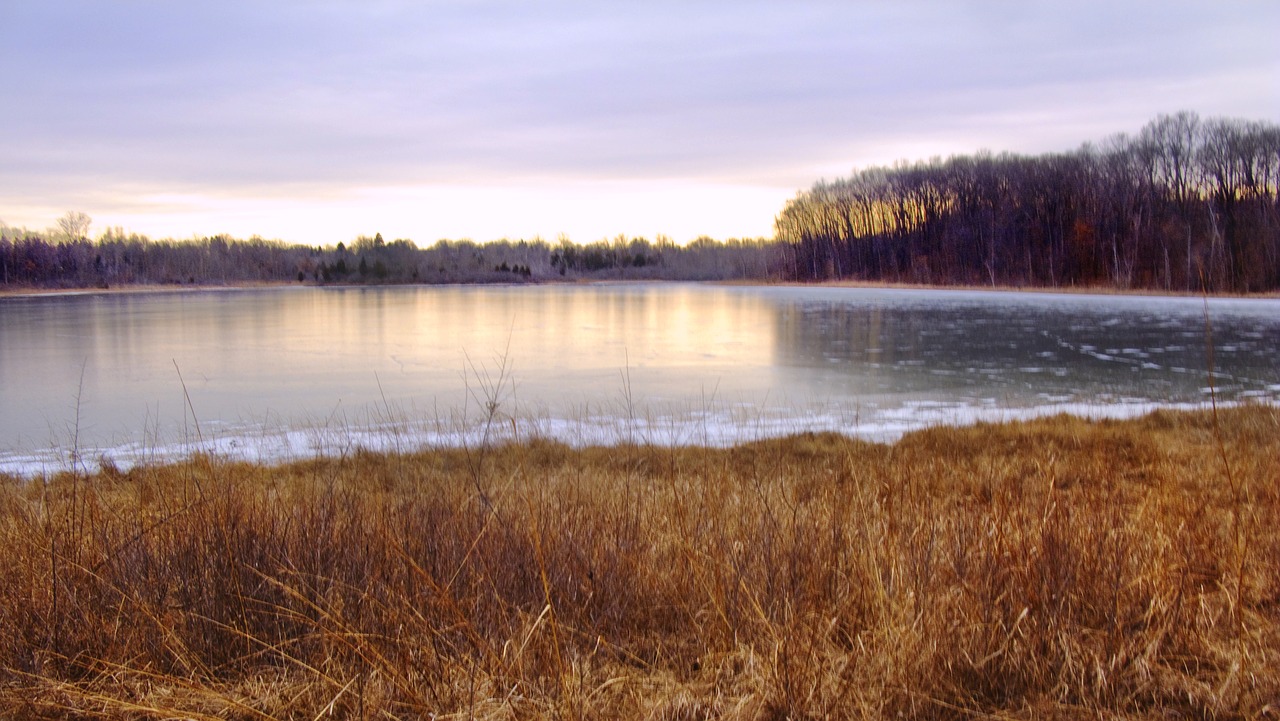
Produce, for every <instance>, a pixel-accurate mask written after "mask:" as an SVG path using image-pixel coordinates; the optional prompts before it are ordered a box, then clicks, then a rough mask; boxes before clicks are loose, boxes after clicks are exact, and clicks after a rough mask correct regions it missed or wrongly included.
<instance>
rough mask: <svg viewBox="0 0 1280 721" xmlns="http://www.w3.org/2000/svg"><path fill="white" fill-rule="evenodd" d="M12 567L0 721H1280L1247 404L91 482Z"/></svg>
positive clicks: (537, 447)
mask: <svg viewBox="0 0 1280 721" xmlns="http://www.w3.org/2000/svg"><path fill="white" fill-rule="evenodd" d="M479 452H483V459H482V462H480V459H478V457H477V453H479ZM0 558H3V559H4V562H3V565H0V574H3V575H2V576H0V629H3V633H0V716H6V717H50V718H69V717H98V718H108V719H114V718H139V717H149V718H176V717H180V718H194V719H205V718H219V719H225V718H235V719H316V718H328V717H334V718H357V719H372V718H459V719H461V718H476V719H508V718H511V719H515V718H566V719H584V718H637V719H669V720H672V721H674V720H676V719H760V720H771V719H785V718H790V719H819V718H956V719H961V718H1083V717H1089V718H1162V719H1163V718H1273V717H1275V716H1276V715H1277V713H1280V703H1278V700H1280V658H1278V657H1277V655H1278V654H1280V623H1278V621H1280V411H1278V410H1277V409H1275V408H1274V407H1268V406H1256V407H1245V408H1236V409H1220V410H1218V412H1217V413H1216V416H1215V414H1213V413H1208V412H1205V413H1171V412H1158V413H1155V414H1152V415H1150V416H1147V417H1145V418H1141V419H1137V420H1131V421H1095V422H1091V421H1086V420H1082V419H1079V418H1075V417H1069V416H1058V417H1053V418H1046V419H1039V420H1032V421H1026V422H1020V423H1011V424H1000V425H977V426H972V427H965V428H934V429H930V430H924V431H920V432H916V433H912V434H909V435H907V436H906V437H904V438H903V439H902V440H900V441H898V442H897V443H895V444H893V445H876V444H870V443H866V442H860V441H856V440H851V439H848V438H845V437H841V436H837V435H832V434H804V435H797V436H792V437H789V438H783V439H777V440H767V441H760V442H755V443H749V444H744V445H741V446H738V447H734V448H728V449H707V448H694V447H685V448H672V447H658V446H645V445H635V444H622V445H618V446H614V447H609V448H587V449H581V450H577V449H571V448H569V447H567V446H564V445H560V444H557V443H552V442H548V441H538V440H531V441H527V442H523V443H519V444H496V445H492V446H487V447H485V448H483V449H474V448H473V449H466V448H460V449H454V450H447V449H446V450H434V451H430V452H422V453H402V454H379V453H370V452H365V451H359V450H357V451H354V452H352V453H350V454H348V455H346V456H344V457H342V458H330V459H311V460H306V461H300V462H296V463H291V464H287V465H281V466H262V465H254V464H247V463H236V462H229V461H226V460H219V459H216V458H213V457H209V456H199V457H194V458H192V459H190V460H188V461H186V462H183V463H178V464H173V465H166V466H159V467H137V468H133V469H130V470H129V471H127V472H124V471H121V470H119V469H116V468H114V467H112V466H109V465H108V466H107V467H104V468H103V469H102V470H101V471H100V472H98V473H96V474H93V475H88V476H86V475H85V474H83V473H64V474H62V475H60V476H57V477H54V478H50V479H45V480H37V481H24V480H18V479H14V478H10V479H6V480H5V481H4V482H3V484H2V486H0Z"/></svg>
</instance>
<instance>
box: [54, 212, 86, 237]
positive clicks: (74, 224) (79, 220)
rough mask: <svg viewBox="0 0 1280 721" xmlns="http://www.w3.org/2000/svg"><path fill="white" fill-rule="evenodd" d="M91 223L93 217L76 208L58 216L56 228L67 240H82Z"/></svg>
mask: <svg viewBox="0 0 1280 721" xmlns="http://www.w3.org/2000/svg"><path fill="white" fill-rule="evenodd" d="M92 224H93V219H92V218H90V217H89V216H88V215H86V214H85V213H82V212H80V211H78V210H68V211H67V214H66V215H64V216H62V217H61V218H58V230H61V231H62V234H63V236H64V238H65V239H66V240H68V241H73V240H84V239H85V236H87V235H88V234H89V226H90V225H92Z"/></svg>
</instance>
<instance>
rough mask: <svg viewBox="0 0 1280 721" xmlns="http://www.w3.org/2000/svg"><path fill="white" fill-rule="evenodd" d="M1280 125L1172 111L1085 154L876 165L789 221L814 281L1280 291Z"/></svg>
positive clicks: (786, 211)
mask: <svg viewBox="0 0 1280 721" xmlns="http://www.w3.org/2000/svg"><path fill="white" fill-rule="evenodd" d="M1278 182H1280V126H1277V125H1275V124H1273V123H1270V122H1264V121H1245V120H1238V119H1229V118H1211V119H1201V118H1200V117H1199V116H1198V115H1196V114H1195V113H1191V112H1181V113H1177V114H1175V115H1162V116H1159V117H1158V118H1156V119H1155V120H1154V121H1152V122H1150V123H1149V124H1147V125H1146V126H1145V127H1143V128H1142V130H1141V132H1139V133H1138V134H1137V135H1136V136H1133V137H1130V136H1126V135H1118V136H1114V137H1112V138H1110V139H1108V140H1106V141H1104V142H1102V143H1100V144H1085V145H1084V146H1082V147H1081V148H1080V149H1078V150H1076V151H1074V152H1067V153H1054V154H1047V155H1040V156H1034V157H1029V156H1022V155H1014V154H1010V153H1003V154H1000V155H993V154H992V153H990V152H980V153H977V154H974V155H965V156H953V157H951V158H948V159H947V160H945V161H944V160H941V159H933V160H930V161H928V162H915V163H898V164H896V165H894V166H892V167H872V168H868V169H866V170H862V171H860V172H856V173H855V174H854V175H853V176H852V177H849V178H845V179H841V180H837V181H834V182H820V183H818V184H816V185H814V186H813V187H812V188H811V189H809V190H807V191H803V192H801V193H799V194H798V195H797V196H796V197H795V198H794V199H792V200H791V201H789V202H788V203H787V204H786V206H785V207H784V208H783V210H782V213H781V215H780V216H779V217H778V218H777V222H776V236H777V239H778V240H779V241H780V242H782V243H785V244H786V246H787V247H788V249H789V257H788V262H789V264H790V266H789V269H788V272H789V275H790V276H791V277H793V278H796V279H800V280H824V279H864V280H887V281H899V282H913V283H926V284H978V285H1008V286H1047V287H1063V286H1086V287H1113V288H1146V289H1167V290H1193V291H1194V290H1201V289H1206V290H1209V291H1217V292H1254V291H1265V290H1274V289H1276V288H1280V196H1278V194H1277V183H1278Z"/></svg>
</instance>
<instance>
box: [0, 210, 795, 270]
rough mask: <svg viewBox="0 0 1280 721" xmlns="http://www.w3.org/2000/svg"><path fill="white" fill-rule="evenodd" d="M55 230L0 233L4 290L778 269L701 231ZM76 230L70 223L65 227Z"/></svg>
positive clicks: (766, 255)
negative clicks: (573, 235) (482, 236)
mask: <svg viewBox="0 0 1280 721" xmlns="http://www.w3.org/2000/svg"><path fill="white" fill-rule="evenodd" d="M59 225H60V228H59V229H58V231H56V232H52V233H46V234H40V233H32V232H29V231H25V230H15V229H12V228H3V229H0V230H2V232H0V287H3V286H5V285H7V286H10V287H13V286H18V287H39V288H109V287H113V286H120V285H135V284H153V285H155V284H160V285H168V284H172V285H195V284H234V283H257V282H298V283H320V284H329V283H332V284H352V283H355V284H392V283H523V282H536V281H545V280H579V279H628V280H732V279H746V278H752V279H762V278H770V277H774V276H776V275H777V274H779V273H780V272H781V269H782V266H783V264H782V262H781V260H780V259H779V257H778V247H777V245H776V244H775V243H774V242H772V241H766V240H737V239H731V240H728V241H724V242H719V241H715V240H712V239H710V238H699V239H698V240H695V241H694V242H692V243H690V244H688V245H685V246H681V245H677V244H675V243H674V242H672V241H671V240H669V239H667V238H665V237H662V236H659V237H658V240H657V242H650V241H649V240H647V239H645V238H627V237H623V236H619V237H617V238H614V239H613V240H601V241H597V242H595V243H591V244H588V245H578V244H575V243H572V242H570V241H569V240H568V239H567V238H561V239H560V240H559V241H558V242H557V243H555V244H552V243H548V242H546V241H544V240H541V239H535V240H531V241H525V240H520V241H510V240H499V241H494V242H490V243H484V244H479V243H475V242H472V241H470V240H457V241H452V240H441V241H438V242H436V243H435V244H434V245H432V246H430V247H428V248H419V247H417V246H416V245H415V244H414V243H413V242H412V241H409V240H403V239H402V240H393V241H390V242H385V241H384V240H383V238H382V236H381V235H380V234H379V235H374V236H373V237H365V236H361V237H359V238H356V239H355V241H354V242H352V243H351V244H350V245H349V246H348V245H347V244H345V243H339V244H338V245H337V246H336V247H329V248H320V247H312V246H305V245H286V244H284V243H279V242H274V241H267V240H263V239H261V238H250V239H248V240H236V239H233V238H228V237H226V236H214V237H208V238H199V239H193V240H184V241H174V240H160V241H154V240H150V239H148V238H146V237H144V236H140V235H137V234H129V235H126V234H125V233H124V232H123V231H122V230H120V229H110V230H108V231H107V232H105V233H103V235H102V236H101V237H100V238H99V239H98V240H96V241H91V240H89V239H87V238H86V237H84V235H83V234H82V233H81V234H76V232H75V231H76V230H78V229H80V228H82V227H85V226H86V225H87V217H86V216H83V215H82V214H78V213H68V214H67V216H64V218H63V219H62V220H60V221H59ZM68 226H70V228H68Z"/></svg>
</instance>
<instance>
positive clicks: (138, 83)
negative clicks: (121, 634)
mask: <svg viewBox="0 0 1280 721" xmlns="http://www.w3.org/2000/svg"><path fill="white" fill-rule="evenodd" d="M1278 27H1280V3H1277V2H1274V0H1259V1H1256V2H1253V1H1243V2H1230V1H1224V0H1212V1H1209V2H1200V1H1196V2H1185V1H1182V0H1162V1H1159V2H1148V1H1142V2H1126V1H1124V0H1101V1H1099V0H1075V1H1070V2H1023V1H1021V0H1016V1H1015V0H991V1H988V2H965V1H964V0H958V1H953V2H924V1H913V0H898V1H893V2H890V1H889V0H868V1H866V2H807V1H805V0H793V1H788V2H751V1H742V2H726V1H723V0H679V1H674V2H673V1H669V0H648V1H646V2H623V1H621V0H595V1H593V2H586V1H580V0H543V1H540V2H526V1H519V2H517V1H507V0H501V1H499V0H494V1H486V0H475V1H463V0H435V1H423V2H396V1H392V0H360V1H355V0H353V1H351V2H345V1H341V0H314V1H309V2H290V1H288V0H280V1H275V0H273V1H269V2H263V1H262V0H219V1H217V2H205V1H204V0H186V1H183V2H176V1H172V0H163V1H162V0H118V1H114V2H103V1H102V0H0V221H2V222H3V223H5V224H7V225H9V226H15V227H25V228H30V229H33V230H42V229H45V228H49V227H52V226H54V224H55V223H56V220H57V218H58V217H60V216H62V215H63V214H65V213H66V212H68V211H73V210H74V211H80V212H85V213H88V214H89V215H90V217H91V218H92V219H93V226H92V227H91V230H90V234H91V236H94V237H96V236H97V235H98V234H100V233H101V232H103V231H104V230H106V229H107V228H111V227H120V228H122V229H123V230H124V231H125V232H137V233H142V234H145V235H148V236H150V237H152V238H165V237H172V238H178V239H182V238H191V237H199V236H205V235H213V234H217V233H227V234H230V235H232V236H234V237H238V238H247V237H250V236H252V235H259V236H262V237H265V238H270V239H280V240H284V241H287V242H298V243H306V244H309V245H333V244H336V243H338V242H344V241H345V242H350V241H351V240H352V239H354V238H356V237H357V236H359V235H373V234H374V233H381V234H382V235H383V236H384V237H385V238H387V239H389V240H390V239H394V238H408V239H411V240H413V241H415V242H416V243H418V244H419V245H422V246H425V245H430V244H431V243H433V242H435V241H436V240H438V239H441V238H449V239H462V238H471V239H473V240H476V241H486V240H493V239H497V238H503V237H506V238H510V239H519V238H525V239H531V238H533V237H535V236H540V237H542V238H544V239H547V240H552V241H554V240H555V239H556V238H557V237H558V236H560V235H561V234H564V235H567V236H568V237H569V238H571V239H572V240H574V241H577V242H583V243H585V242H592V241H595V240H599V239H601V238H612V237H615V236H617V235H620V234H625V235H627V236H631V237H635V236H642V237H646V238H649V239H653V238H655V237H656V236H657V235H658V234H665V235H667V236H669V237H671V238H673V239H674V240H675V241H676V242H680V243H684V242H688V241H689V240H692V239H693V238H696V237H698V236H700V235H708V236H711V237H713V238H717V239H722V240H723V239H727V238H731V237H768V236H772V234H773V220H774V218H775V217H776V216H777V214H778V213H779V212H780V211H781V209H782V207H783V205H784V204H785V203H786V201H787V200H788V199H789V198H791V197H794V196H795V194H796V193H797V192H798V191H800V190H802V189H805V188H808V187H810V186H811V185H812V184H813V183H815V182H816V181H818V180H821V179H834V178H837V177H843V176H847V175H849V174H851V173H852V172H853V171H854V170H855V169H857V168H865V167H867V166H871V165H885V164H891V163H893V162H894V161H897V160H921V159H927V158H929V157H932V156H941V157H946V156H948V155H952V154H965V153H972V152H975V151H977V150H980V149H988V150H992V151H994V152H1001V151H1011V152H1018V153H1043V152H1056V151H1065V150H1071V149H1074V148H1077V147H1079V146H1080V145H1081V144H1082V143H1083V142H1085V141H1100V140H1103V139H1105V138H1106V137H1108V136H1111V135H1114V134H1116V133H1120V132H1124V133H1130V134H1134V133H1136V132H1138V131H1139V130H1140V128H1141V127H1142V126H1143V125H1144V124H1145V123H1147V122H1148V121H1150V120H1152V119H1154V118H1155V117H1156V116H1157V115H1159V114H1161V113H1174V112H1178V111H1181V110H1191V111H1194V112H1197V113H1199V114H1200V115H1201V116H1204V117H1216V116H1226V117H1241V118H1248V119H1254V120H1270V121H1273V122H1275V121H1278V120H1280V43H1278V42H1277V40H1276V30H1275V29H1276V28H1278Z"/></svg>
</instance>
